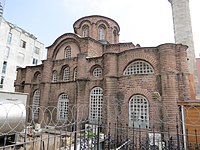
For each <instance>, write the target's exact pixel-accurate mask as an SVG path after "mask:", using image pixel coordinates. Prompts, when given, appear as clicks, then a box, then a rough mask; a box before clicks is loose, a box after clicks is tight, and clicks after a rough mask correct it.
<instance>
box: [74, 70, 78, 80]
mask: <svg viewBox="0 0 200 150" xmlns="http://www.w3.org/2000/svg"><path fill="white" fill-rule="evenodd" d="M77 73H78V72H77V67H75V68H74V81H76V79H77Z"/></svg>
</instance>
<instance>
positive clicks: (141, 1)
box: [3, 0, 200, 57]
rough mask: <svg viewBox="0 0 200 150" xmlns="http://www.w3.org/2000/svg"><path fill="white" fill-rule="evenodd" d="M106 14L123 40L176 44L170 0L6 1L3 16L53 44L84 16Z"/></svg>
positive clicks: (198, 46) (199, 32)
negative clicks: (116, 23)
mask: <svg viewBox="0 0 200 150" xmlns="http://www.w3.org/2000/svg"><path fill="white" fill-rule="evenodd" d="M199 6H200V1H199V0H190V11H191V21H192V27H193V38H194V46H195V50H196V57H200V55H199V54H200V41H199V38H200V22H199V17H197V15H198V14H200V9H199ZM88 15H103V16H106V17H109V18H112V19H114V20H115V21H116V22H118V24H119V26H120V42H133V44H135V45H136V44H140V46H142V47H152V46H158V45H160V44H163V43H174V33H173V21H172V11H171V5H170V3H169V2H168V0H123V1H122V0H6V2H5V6H4V14H3V16H4V18H5V19H6V20H7V21H9V22H11V23H13V24H15V25H17V26H19V27H21V28H23V29H24V30H26V31H28V32H29V33H32V34H33V35H35V36H36V37H37V38H38V40H39V41H40V42H42V43H44V45H45V47H48V46H50V45H51V44H52V43H53V42H54V41H55V40H56V39H57V38H58V37H59V36H61V35H62V34H64V33H73V23H74V22H75V21H76V20H77V19H79V18H81V17H84V16H88Z"/></svg>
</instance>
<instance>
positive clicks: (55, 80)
mask: <svg viewBox="0 0 200 150" xmlns="http://www.w3.org/2000/svg"><path fill="white" fill-rule="evenodd" d="M52 81H53V82H57V81H58V76H57V71H53V76H52Z"/></svg>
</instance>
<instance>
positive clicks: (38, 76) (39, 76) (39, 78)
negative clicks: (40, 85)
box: [36, 73, 41, 81]
mask: <svg viewBox="0 0 200 150" xmlns="http://www.w3.org/2000/svg"><path fill="white" fill-rule="evenodd" d="M36 79H37V80H38V81H41V74H40V73H38V75H37V77H36Z"/></svg>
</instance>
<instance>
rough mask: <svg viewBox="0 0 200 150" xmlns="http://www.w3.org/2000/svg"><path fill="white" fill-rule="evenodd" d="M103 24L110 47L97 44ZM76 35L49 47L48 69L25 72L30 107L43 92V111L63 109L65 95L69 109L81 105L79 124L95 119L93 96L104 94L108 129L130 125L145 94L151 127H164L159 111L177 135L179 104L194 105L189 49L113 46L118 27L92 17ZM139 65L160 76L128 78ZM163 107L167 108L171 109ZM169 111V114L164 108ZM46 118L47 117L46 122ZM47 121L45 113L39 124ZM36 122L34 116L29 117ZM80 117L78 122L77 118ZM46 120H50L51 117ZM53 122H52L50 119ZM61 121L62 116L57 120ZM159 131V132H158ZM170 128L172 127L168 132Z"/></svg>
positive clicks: (20, 87) (20, 82) (22, 87)
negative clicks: (133, 102)
mask: <svg viewBox="0 0 200 150" xmlns="http://www.w3.org/2000/svg"><path fill="white" fill-rule="evenodd" d="M91 20H92V21H93V23H91V26H93V27H92V31H90V32H91V33H93V34H94V35H92V37H81V26H83V25H84V23H85V22H86V23H87V24H89V23H90V22H91ZM97 22H98V23H97ZM101 22H102V23H103V24H104V25H105V26H106V28H108V29H109V30H108V31H107V32H106V34H107V35H106V37H107V38H108V40H107V44H102V43H101V42H99V41H98V39H97V35H95V34H97V28H95V27H96V26H97V25H98V24H100V23H101ZM74 27H75V32H76V33H77V34H79V36H78V35H77V34H72V33H70V34H64V35H61V36H60V37H58V38H57V39H56V41H55V42H54V43H53V44H52V45H51V46H49V47H48V58H47V60H44V61H43V63H42V65H39V66H34V67H26V68H19V69H18V74H17V79H16V82H15V89H16V91H17V92H25V93H29V97H28V105H32V101H33V93H34V91H35V90H36V89H39V90H40V94H41V95H40V105H41V106H44V107H47V106H55V107H57V104H58V98H59V96H60V95H61V94H63V93H65V94H67V95H68V97H69V104H70V106H71V105H77V106H78V108H80V109H76V110H75V111H76V112H77V115H76V117H77V119H79V120H81V119H83V120H84V119H87V117H88V113H89V101H90V100H89V97H90V91H91V90H92V89H93V88H94V87H101V88H102V89H103V107H104V108H103V121H104V122H106V123H109V122H116V119H117V117H118V119H119V121H120V122H121V123H123V124H128V117H129V112H128V111H129V108H128V104H129V100H130V98H131V97H132V96H133V95H134V94H141V95H143V96H144V97H146V99H147V100H148V103H149V117H150V125H153V124H154V122H156V121H159V115H158V114H159V111H158V109H159V110H160V109H161V110H162V109H163V113H164V115H163V120H164V121H166V122H172V127H173V129H174V130H175V125H176V120H175V119H176V116H177V114H178V108H177V100H184V99H190V98H191V96H190V90H189V81H188V75H189V71H188V65H187V51H186V50H187V46H185V45H182V44H162V45H159V46H157V47H140V46H138V45H137V46H135V45H134V44H133V43H118V42H117V43H114V44H113V43H112V44H109V43H110V42H109V41H110V37H112V32H111V31H110V30H111V29H112V31H113V29H118V30H119V26H118V24H117V23H116V22H115V21H113V20H112V19H109V18H107V17H103V16H87V17H83V18H81V19H79V20H78V21H76V22H75V24H74ZM67 46H71V48H72V52H71V53H72V57H71V58H64V48H65V47H67ZM135 60H144V61H146V62H148V63H149V64H150V65H151V66H152V67H153V70H154V73H153V74H143V75H140V74H137V75H130V76H124V74H123V72H124V70H125V68H126V67H127V66H128V65H129V64H130V63H131V62H133V61H135ZM64 66H69V67H70V80H69V81H62V74H63V68H64ZM96 66H99V67H100V68H102V70H103V75H102V76H100V77H94V76H93V74H92V71H93V69H94V68H95V67H96ZM75 67H77V70H78V75H77V79H76V80H75V81H74V78H73V71H74V69H75ZM55 70H56V71H57V72H58V81H57V82H53V81H52V72H53V71H55ZM36 73H40V74H41V80H39V81H38V80H36V79H35V74H36ZM154 92H159V94H160V95H161V99H160V100H157V99H154V98H153V94H154ZM163 106H166V107H165V109H164V107H163ZM162 107H163V108H162ZM42 115H43V116H42ZM44 115H46V114H42V113H40V117H39V120H41V119H42V118H43V117H44ZM29 117H30V116H29ZM72 117H75V116H72ZM44 118H48V115H47V116H45V117H44ZM47 120H48V119H47ZM53 120H56V114H55V115H53ZM158 128H159V127H158ZM166 128H167V127H166Z"/></svg>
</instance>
